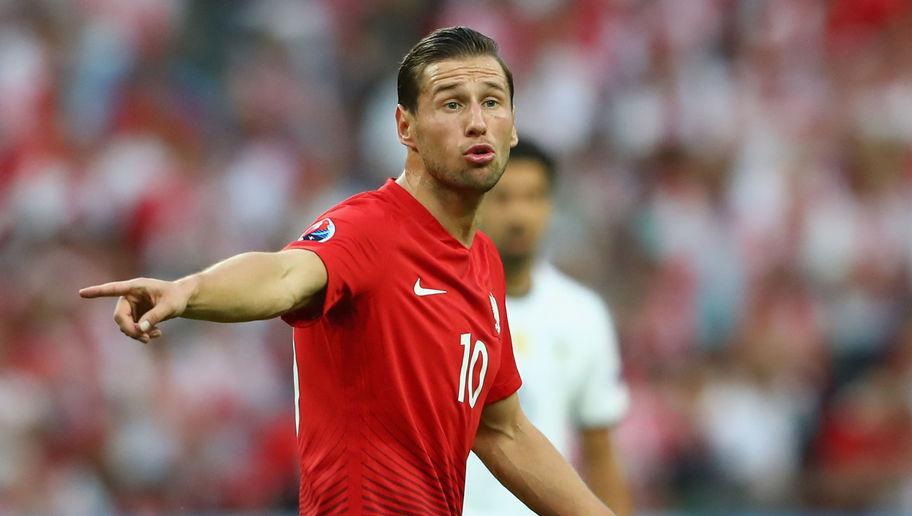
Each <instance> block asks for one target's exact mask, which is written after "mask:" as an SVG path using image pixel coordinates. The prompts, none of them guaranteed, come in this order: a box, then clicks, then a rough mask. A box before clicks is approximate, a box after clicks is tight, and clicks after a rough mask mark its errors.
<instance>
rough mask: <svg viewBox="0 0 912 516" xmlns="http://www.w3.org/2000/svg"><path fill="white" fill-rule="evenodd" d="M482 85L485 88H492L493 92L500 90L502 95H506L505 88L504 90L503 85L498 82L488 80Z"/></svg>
mask: <svg viewBox="0 0 912 516" xmlns="http://www.w3.org/2000/svg"><path fill="white" fill-rule="evenodd" d="M484 84H485V85H486V86H488V87H490V88H494V89H495V90H500V91H502V92H503V93H506V92H507V88H506V87H505V86H504V85H503V84H501V82H500V81H490V80H488V81H484Z"/></svg>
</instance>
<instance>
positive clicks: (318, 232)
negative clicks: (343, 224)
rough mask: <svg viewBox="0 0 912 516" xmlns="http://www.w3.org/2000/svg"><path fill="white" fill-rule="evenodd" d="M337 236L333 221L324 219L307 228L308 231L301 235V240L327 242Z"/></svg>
mask: <svg viewBox="0 0 912 516" xmlns="http://www.w3.org/2000/svg"><path fill="white" fill-rule="evenodd" d="M335 234H336V225H335V224H333V221H332V219H328V218H327V219H323V220H320V221H317V222H315V223H314V225H313V226H310V227H309V228H307V231H305V232H304V234H303V235H301V240H311V241H314V242H326V241H327V240H329V239H330V238H332V237H333V235H335Z"/></svg>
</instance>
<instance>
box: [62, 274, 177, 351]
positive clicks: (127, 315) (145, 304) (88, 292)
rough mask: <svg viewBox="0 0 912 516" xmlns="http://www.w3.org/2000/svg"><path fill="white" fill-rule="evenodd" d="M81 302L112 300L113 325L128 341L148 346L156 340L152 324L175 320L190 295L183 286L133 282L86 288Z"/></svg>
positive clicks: (159, 331) (159, 282)
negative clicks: (86, 300) (133, 340)
mask: <svg viewBox="0 0 912 516" xmlns="http://www.w3.org/2000/svg"><path fill="white" fill-rule="evenodd" d="M79 295H80V296H82V297H84V298H96V297H115V296H120V299H118V300H117V306H116V307H115V308H114V322H115V323H117V326H118V327H120V331H122V332H123V333H124V335H127V336H128V337H131V338H134V339H136V340H138V341H140V342H143V343H148V342H149V341H150V340H152V339H154V338H157V337H160V336H161V334H162V332H161V330H160V329H158V328H156V326H155V325H156V324H158V323H160V322H163V321H167V320H168V319H173V318H175V317H179V316H180V315H181V314H182V313H183V312H184V310H185V309H186V308H187V301H188V300H189V299H190V291H189V289H188V288H187V287H186V285H185V284H184V283H183V282H176V281H161V280H157V279H147V278H137V279H132V280H128V281H115V282H111V283H105V284H103V285H95V286H92V287H86V288H84V289H82V290H80V291H79Z"/></svg>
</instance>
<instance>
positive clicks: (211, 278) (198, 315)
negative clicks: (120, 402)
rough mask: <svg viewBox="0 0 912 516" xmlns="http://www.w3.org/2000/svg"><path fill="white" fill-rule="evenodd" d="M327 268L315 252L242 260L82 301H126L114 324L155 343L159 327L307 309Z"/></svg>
mask: <svg viewBox="0 0 912 516" xmlns="http://www.w3.org/2000/svg"><path fill="white" fill-rule="evenodd" d="M326 282H327V272H326V267H325V266H324V265H323V261H322V260H321V259H320V257H318V256H317V255H316V254H315V253H313V252H312V251H308V250H304V249H290V250H285V251H279V252H274V253H263V252H251V253H244V254H239V255H237V256H233V257H231V258H228V259H227V260H224V261H222V262H219V263H217V264H215V265H213V266H212V267H209V268H208V269H206V270H204V271H202V272H199V273H197V274H193V275H190V276H187V277H185V278H182V279H179V280H177V281H161V280H156V279H148V278H137V279H133V280H128V281H118V282H112V283H106V284H104V285H97V286H93V287H88V288H84V289H82V290H80V291H79V294H80V295H81V296H82V297H86V298H95V297H113V296H120V299H119V300H118V303H117V307H116V308H115V311H114V321H115V322H116V323H117V325H118V326H119V327H120V329H121V331H122V332H123V333H124V334H126V335H127V336H129V337H132V338H134V339H137V340H140V341H142V342H149V340H150V339H152V338H155V337H157V336H159V335H160V334H161V332H160V331H158V330H157V329H156V328H155V325H156V324H158V323H160V322H162V321H166V320H168V319H173V318H175V317H184V318H188V319H201V320H207V321H216V322H242V321H254V320H260V319H270V318H272V317H275V316H277V315H281V314H284V313H286V312H290V311H293V310H296V309H298V308H302V307H304V306H307V305H308V304H309V303H310V302H311V301H313V299H314V296H316V295H318V294H319V293H320V292H321V291H322V290H323V289H324V288H325V287H326Z"/></svg>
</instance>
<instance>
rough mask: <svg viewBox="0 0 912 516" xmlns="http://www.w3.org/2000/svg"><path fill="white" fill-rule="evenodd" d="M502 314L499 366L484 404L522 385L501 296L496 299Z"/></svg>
mask: <svg viewBox="0 0 912 516" xmlns="http://www.w3.org/2000/svg"><path fill="white" fill-rule="evenodd" d="M497 303H498V304H500V310H501V313H502V314H503V316H502V317H501V318H502V319H503V321H502V326H501V335H502V337H501V342H502V345H501V349H500V368H499V369H498V370H497V375H496V376H495V377H494V383H493V384H492V385H491V390H490V391H489V392H488V397H487V398H486V399H485V405H488V404H491V403H495V402H498V401H500V400H503V399H505V398H508V397H509V396H510V395H511V394H513V393H514V392H516V391H518V390H519V388H520V387H521V386H522V378H520V376H519V369H517V368H516V358H515V357H514V356H513V339H512V338H511V337H510V323H509V321H507V311H506V310H505V309H504V308H505V307H504V303H503V298H501V299H499V300H498V301H497Z"/></svg>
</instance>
